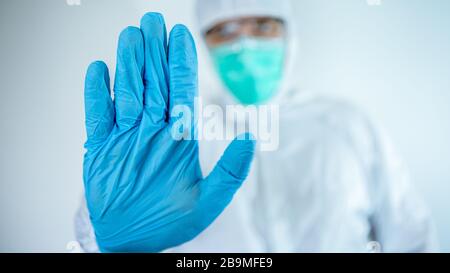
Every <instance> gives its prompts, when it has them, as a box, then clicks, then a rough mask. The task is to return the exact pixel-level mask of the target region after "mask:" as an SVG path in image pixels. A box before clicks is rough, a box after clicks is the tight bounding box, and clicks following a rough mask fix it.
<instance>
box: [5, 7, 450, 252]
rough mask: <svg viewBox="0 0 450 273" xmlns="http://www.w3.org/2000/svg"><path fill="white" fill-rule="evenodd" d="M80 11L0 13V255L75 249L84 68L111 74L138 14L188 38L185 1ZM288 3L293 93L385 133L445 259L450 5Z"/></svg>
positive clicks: (448, 240) (189, 11)
mask: <svg viewBox="0 0 450 273" xmlns="http://www.w3.org/2000/svg"><path fill="white" fill-rule="evenodd" d="M69 2H70V1H69ZM75 2H76V1H75ZM80 2H81V5H80V6H71V5H68V4H67V1H66V0H43V1H33V0H5V1H1V2H0V37H1V43H0V60H1V62H0V90H1V91H0V92H1V99H0V104H1V105H0V106H1V107H0V115H1V119H0V130H1V134H0V150H1V153H0V252H4V251H27V252H28V251H31V252H34V251H66V245H67V243H68V242H70V241H71V240H73V239H74V235H73V214H74V213H75V210H76V208H77V205H78V202H79V198H80V196H81V191H82V155H83V149H82V145H83V142H84V137H85V135H84V127H83V122H84V121H83V118H84V113H83V77H84V73H85V69H86V67H87V65H88V64H89V62H90V61H92V60H95V59H103V60H105V61H106V62H107V63H108V65H109V66H110V69H111V74H112V75H113V74H114V59H115V51H116V46H117V37H118V34H119V32H120V31H121V29H123V28H124V27H125V26H127V25H137V24H138V23H139V19H140V17H141V15H142V14H143V13H144V11H160V12H162V13H164V15H165V17H166V20H167V23H168V26H169V27H170V26H172V25H174V24H175V23H184V24H186V25H188V26H189V27H191V28H192V29H193V30H194V29H195V21H194V17H193V6H192V4H193V1H192V0H170V1H167V0H166V1H163V0H158V1H156V0H153V1H150V0H140V1H120V0H80ZM295 2H296V4H297V7H296V12H297V14H298V26H299V35H300V37H301V43H300V48H299V66H298V77H299V84H300V85H301V86H302V88H303V89H307V90H309V91H313V92H321V93H330V94H332V95H333V96H343V97H346V98H348V99H349V100H351V101H353V102H355V103H356V104H358V105H360V106H362V107H363V108H365V109H366V110H367V111H368V113H369V114H370V115H371V116H372V117H373V118H374V119H375V120H377V121H378V122H379V123H381V124H383V125H384V126H385V128H386V129H387V131H388V132H389V133H390V135H391V136H392V138H393V140H394V143H395V144H396V145H397V147H398V150H399V151H400V153H401V154H402V155H403V156H404V158H405V159H406V161H407V163H408V165H409V166H410V168H411V173H412V177H413V180H414V181H415V184H416V185H417V186H418V187H419V188H420V190H421V191H422V193H423V195H424V197H425V199H426V201H427V202H428V204H429V205H430V207H431V209H432V212H433V215H434V216H435V219H436V223H437V227H438V231H439V236H440V242H441V247H442V250H444V251H450V234H449V231H450V217H448V209H449V208H450V199H449V198H448V195H449V193H450V168H449V166H450V142H449V141H448V140H449V139H450V107H449V103H450V29H449V27H448V26H449V25H450V19H449V18H450V17H448V14H449V12H450V1H448V0H381V2H380V3H381V5H379V6H377V5H375V6H374V5H369V4H368V3H369V2H370V1H369V2H368V1H367V0H341V1H332V0H300V1H295ZM372 2H377V1H372ZM197 38H198V36H197ZM203 61H204V59H203V58H202V59H201V62H200V63H202V62H203ZM205 67H206V66H202V68H203V69H202V71H201V76H202V78H203V79H204V78H207V77H208V73H210V71H207V70H206V69H204V68H205Z"/></svg>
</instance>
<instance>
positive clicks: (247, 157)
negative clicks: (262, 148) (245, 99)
mask: <svg viewBox="0 0 450 273" xmlns="http://www.w3.org/2000/svg"><path fill="white" fill-rule="evenodd" d="M254 151H255V141H254V140H253V137H252V136H251V135H250V134H245V135H243V136H240V137H238V138H237V139H235V140H234V141H233V142H232V143H231V144H230V145H229V146H228V148H227V149H226V150H225V152H224V154H223V156H222V158H221V159H220V160H219V162H218V163H217V165H216V166H215V168H214V169H213V171H212V172H211V174H210V175H209V176H208V177H207V178H206V179H205V180H203V181H201V182H200V196H201V197H200V203H201V205H200V209H202V208H205V211H204V214H205V215H209V218H215V217H217V216H218V215H219V214H220V213H221V212H222V211H223V210H224V209H225V207H226V206H227V205H228V204H229V203H230V202H231V200H232V198H233V196H234V194H235V193H236V191H237V190H238V189H239V188H240V187H241V185H242V183H243V182H244V180H245V179H246V178H247V176H248V173H249V171H250V166H251V162H252V160H253V155H254ZM208 208H209V209H208ZM211 208H213V209H211Z"/></svg>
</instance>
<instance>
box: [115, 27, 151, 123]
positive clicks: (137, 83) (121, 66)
mask: <svg viewBox="0 0 450 273" xmlns="http://www.w3.org/2000/svg"><path fill="white" fill-rule="evenodd" d="M143 73H144V40H143V37H142V33H141V31H140V29H139V28H136V27H127V28H126V29H124V30H123V31H122V32H121V34H120V37H119V44H118V48H117V67H116V78H115V82H114V101H115V107H116V123H117V125H118V126H119V128H122V129H128V128H130V127H134V126H136V125H137V124H139V122H140V120H141V118H142V111H143V107H144V103H143V101H144V83H143Z"/></svg>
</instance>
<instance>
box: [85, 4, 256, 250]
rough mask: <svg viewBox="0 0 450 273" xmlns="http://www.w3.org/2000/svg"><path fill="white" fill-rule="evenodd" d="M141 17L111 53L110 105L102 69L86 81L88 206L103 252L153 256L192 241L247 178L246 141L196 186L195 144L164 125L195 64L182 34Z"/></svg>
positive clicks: (189, 97)
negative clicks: (114, 66)
mask: <svg viewBox="0 0 450 273" xmlns="http://www.w3.org/2000/svg"><path fill="white" fill-rule="evenodd" d="M165 31H166V30H165V25H164V20H163V18H162V16H161V15H159V14H155V13H149V14H146V15H145V16H144V17H143V19H142V21H141V28H140V29H139V28H133V27H129V28H127V29H125V30H124V31H123V32H122V34H121V36H120V38H119V46H118V57H117V70H116V79H115V85H114V91H115V92H114V95H115V99H114V102H113V101H112V100H111V96H110V92H109V76H108V69H107V67H106V65H105V64H104V63H102V62H94V63H93V64H91V65H90V67H89V69H88V72H87V75H86V83H85V105H86V129H87V135H88V141H87V142H86V145H85V147H86V148H87V153H86V155H85V159H84V165H83V167H84V184H85V193H86V200H87V204H88V209H89V212H90V217H91V221H92V224H93V227H94V230H95V235H96V239H97V243H98V244H99V247H100V249H101V250H102V251H107V252H149V251H161V250H164V249H167V248H169V247H173V246H177V245H179V244H182V243H184V242H186V241H189V240H191V239H192V238H194V237H195V236H197V235H198V234H199V233H200V232H201V231H203V230H204V229H205V228H206V227H207V226H208V225H209V224H210V223H211V222H213V221H214V219H215V218H216V217H217V216H218V215H219V214H220V213H221V212H222V211H223V209H225V207H226V206H227V205H228V204H229V202H230V201H231V199H232V197H233V195H234V193H235V192H236V190H237V189H238V188H239V187H240V185H241V183H242V182H243V180H244V179H245V177H246V176H247V173H248V169H249V165H250V162H251V159H252V156H253V149H254V143H253V141H248V140H247V141H245V140H244V141H240V140H235V141H234V142H233V143H232V144H231V145H230V146H229V147H228V148H227V150H226V152H225V154H224V155H223V157H222V158H221V160H220V161H219V163H218V164H217V166H216V167H215V168H214V170H213V171H212V173H211V174H210V175H209V176H208V177H207V178H205V179H203V177H202V174H201V170H200V165H199V158H198V143H197V141H194V140H176V139H175V138H174V137H173V134H172V132H173V127H174V123H175V121H176V117H170V116H169V114H170V113H171V110H172V109H173V107H174V106H176V105H184V106H187V107H189V109H191V110H192V113H193V100H194V96H195V95H196V94H197V57H196V51H195V44H194V42H193V39H192V37H191V35H190V33H189V31H188V30H187V29H186V28H185V27H184V26H181V25H178V26H175V27H174V29H173V30H172V32H171V34H170V39H169V46H167V43H166V32H165Z"/></svg>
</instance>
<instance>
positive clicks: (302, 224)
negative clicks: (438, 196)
mask: <svg viewBox="0 0 450 273" xmlns="http://www.w3.org/2000/svg"><path fill="white" fill-rule="evenodd" d="M197 15H198V16H197V17H198V19H199V27H200V29H201V30H205V29H207V28H208V27H210V26H212V25H213V24H214V23H216V22H219V21H222V20H225V19H230V18H234V17H239V16H253V15H255V16H257V15H265V16H276V17H281V18H283V19H284V20H285V22H286V24H287V32H288V42H289V51H288V52H289V53H288V54H289V56H288V58H287V59H288V61H287V64H286V76H285V79H284V83H283V86H282V88H281V90H280V91H279V92H278V95H277V97H276V98H274V99H273V101H272V103H276V104H279V105H280V138H279V139H280V144H279V149H278V150H276V151H273V152H261V151H259V150H257V151H256V154H255V159H254V162H253V164H252V170H251V172H250V175H249V177H248V179H247V180H246V181H245V183H244V184H243V186H242V188H241V189H240V190H239V191H238V193H237V194H236V195H235V198H234V199H233V201H232V203H231V205H230V206H229V207H228V208H227V209H226V210H225V211H224V212H223V214H221V215H220V216H219V218H218V219H217V220H216V221H215V222H214V223H213V224H212V225H211V226H210V227H208V228H207V229H206V230H205V231H204V232H203V233H202V234H200V235H199V236H198V237H197V238H195V239H194V240H192V241H191V242H188V243H186V244H184V245H182V246H179V247H177V248H175V249H171V250H168V251H170V252H367V251H369V250H372V249H369V248H372V247H373V245H372V244H369V242H371V241H377V242H378V243H379V245H380V246H381V249H382V251H386V252H430V251H436V250H437V245H436V241H435V237H434V235H435V234H434V228H433V225H432V221H431V219H430V214H429V212H428V210H427V208H426V207H425V205H424V204H423V202H422V200H421V198H420V197H419V196H418V195H417V193H416V192H415V191H414V189H413V188H412V186H411V184H410V181H409V177H408V174H407V171H406V168H405V166H404V164H403V163H402V161H401V160H400V159H399V158H398V157H397V155H396V153H395V152H394V150H393V149H392V147H391V145H390V144H389V141H388V140H387V139H386V137H385V136H384V135H383V134H382V132H380V130H379V129H378V128H376V127H375V126H374V125H373V123H371V122H370V121H369V120H368V119H367V117H366V116H365V115H364V114H362V113H361V111H359V110H358V109H356V108H355V107H352V106H351V105H349V104H347V103H345V102H343V101H340V100H334V99H326V98H321V97H317V96H312V95H309V94H307V93H304V92H300V91H299V90H298V88H295V86H296V85H297V84H298V82H295V81H293V79H294V78H295V74H294V72H295V71H294V69H293V67H294V63H293V62H292V63H291V61H292V60H295V57H294V53H295V50H296V40H295V38H296V37H295V30H294V23H293V16H292V8H291V7H290V3H289V1H288V0H281V1H280V0H258V1H255V0H198V1H197ZM211 69H212V68H211ZM200 92H209V90H208V89H207V88H205V87H202V88H201V90H200ZM218 94H220V96H219V97H215V98H213V99H212V101H213V102H214V103H217V102H219V103H220V104H222V105H224V104H226V103H228V102H232V99H231V96H229V95H228V94H227V92H226V91H225V90H221V92H220V93H219V92H218ZM225 146H226V143H218V142H200V153H201V154H200V158H201V163H202V168H203V170H204V173H205V174H207V173H209V171H210V170H211V169H212V167H213V166H214V164H215V162H217V160H218V158H219V157H220V155H221V154H222V152H223V150H224V148H225ZM75 222H76V225H75V226H76V233H77V239H78V241H79V242H80V244H81V246H82V247H83V249H84V250H85V251H88V252H93V251H97V246H96V243H95V237H94V235H93V232H92V227H91V225H90V222H89V217H88V213H87V210H86V208H85V206H84V205H82V206H81V208H80V210H79V213H78V214H77V217H76V221H75Z"/></svg>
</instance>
